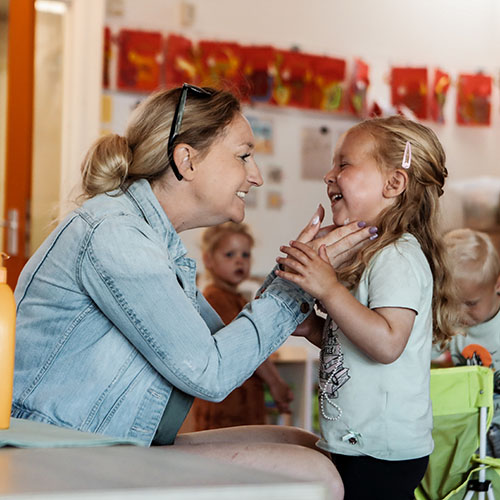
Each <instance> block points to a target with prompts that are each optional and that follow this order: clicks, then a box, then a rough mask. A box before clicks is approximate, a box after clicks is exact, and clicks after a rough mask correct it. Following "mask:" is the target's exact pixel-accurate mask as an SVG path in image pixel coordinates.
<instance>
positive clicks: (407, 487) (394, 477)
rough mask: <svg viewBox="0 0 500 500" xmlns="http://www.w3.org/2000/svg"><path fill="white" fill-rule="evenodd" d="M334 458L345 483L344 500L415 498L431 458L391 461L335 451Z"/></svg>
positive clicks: (401, 499) (400, 499)
mask: <svg viewBox="0 0 500 500" xmlns="http://www.w3.org/2000/svg"><path fill="white" fill-rule="evenodd" d="M332 461H333V463H334V464H335V466H336V467H337V470H338V471H339V474H340V477H341V478H342V481H343V483H344V489H345V496H344V500H413V499H414V495H413V492H414V491H415V488H416V487H417V486H418V484H419V483H420V481H421V480H422V478H423V477H424V474H425V470H426V469H427V464H428V462H429V457H423V458H417V459H414V460H401V461H392V460H379V459H377V458H373V457H367V456H356V457H351V456H347V455H335V454H333V453H332Z"/></svg>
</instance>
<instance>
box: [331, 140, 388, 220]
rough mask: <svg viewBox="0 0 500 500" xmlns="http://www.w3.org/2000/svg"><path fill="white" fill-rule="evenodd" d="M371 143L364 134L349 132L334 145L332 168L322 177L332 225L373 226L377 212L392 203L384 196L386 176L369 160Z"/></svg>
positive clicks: (371, 148)
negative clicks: (328, 200) (329, 203)
mask: <svg viewBox="0 0 500 500" xmlns="http://www.w3.org/2000/svg"><path fill="white" fill-rule="evenodd" d="M374 146H375V144H374V139H373V138H372V137H371V135H369V134H368V133H367V132H366V131H363V130H352V131H349V132H347V134H345V135H344V136H342V137H341V138H340V140H339V142H338V143H337V146H336V148H335V153H334V157H333V167H332V169H331V170H330V171H329V172H328V173H327V174H326V175H325V178H324V181H325V183H326V185H327V194H328V197H329V198H330V201H331V206H332V215H333V222H334V223H335V224H336V225H337V226H341V225H344V224H346V223H348V222H352V221H355V220H358V221H359V220H362V221H365V222H366V223H367V224H375V223H376V220H377V217H378V215H379V214H380V212H381V211H382V210H383V209H384V208H386V207H387V206H389V205H391V204H392V203H393V198H387V197H385V196H384V186H385V184H386V180H387V179H386V178H387V174H385V173H384V171H383V170H382V169H381V168H380V167H379V166H378V164H377V162H376V160H375V158H374V157H373V153H372V152H373V148H374Z"/></svg>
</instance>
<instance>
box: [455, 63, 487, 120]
mask: <svg viewBox="0 0 500 500" xmlns="http://www.w3.org/2000/svg"><path fill="white" fill-rule="evenodd" d="M491 86H492V81H491V76H486V75H482V74H480V73H479V74H477V75H459V77H458V85H457V87H458V88H457V109H456V113H457V123H458V124H459V125H490V122H491V102H490V99H491Z"/></svg>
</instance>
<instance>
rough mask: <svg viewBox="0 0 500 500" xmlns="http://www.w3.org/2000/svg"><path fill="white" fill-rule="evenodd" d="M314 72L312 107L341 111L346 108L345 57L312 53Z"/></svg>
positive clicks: (311, 61) (310, 59) (311, 59)
mask: <svg viewBox="0 0 500 500" xmlns="http://www.w3.org/2000/svg"><path fill="white" fill-rule="evenodd" d="M308 57H309V61H310V68H311V73H312V78H311V84H310V86H309V87H310V98H309V101H310V107H311V108H313V109H321V110H323V111H341V110H342V109H343V108H344V79H345V70H346V62H345V60H344V59H335V58H333V57H324V56H313V55H310V56H308Z"/></svg>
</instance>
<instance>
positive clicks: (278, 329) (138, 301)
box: [78, 216, 313, 401]
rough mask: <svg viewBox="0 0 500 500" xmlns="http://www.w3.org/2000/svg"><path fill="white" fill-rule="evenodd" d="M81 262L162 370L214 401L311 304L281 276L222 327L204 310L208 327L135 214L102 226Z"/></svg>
mask: <svg viewBox="0 0 500 500" xmlns="http://www.w3.org/2000/svg"><path fill="white" fill-rule="evenodd" d="M78 268H79V279H80V284H81V286H82V288H84V289H85V291H86V293H88V294H89V295H90V297H91V298H92V300H93V301H94V302H95V304H96V305H97V307H98V308H99V309H100V310H101V311H102V313H103V314H104V315H105V316H106V317H107V318H108V319H109V321H111V322H112V323H113V325H114V326H115V327H116V328H117V329H118V330H119V331H120V332H121V334H123V335H124V336H125V337H126V338H127V339H128V340H129V342H130V343H131V344H132V345H133V346H134V347H135V348H136V349H137V350H138V351H139V352H140V353H141V354H142V356H144V358H146V359H147V360H148V362H149V363H151V365H152V366H153V367H154V368H155V369H156V370H157V371H158V373H160V374H161V375H162V376H163V377H164V378H165V379H167V380H168V381H169V382H170V383H171V384H173V385H174V386H176V387H178V388H179V389H181V390H183V391H185V392H187V393H189V394H192V395H194V396H199V397H202V398H204V399H208V400H212V401H219V400H222V399H224V397H226V395H227V394H228V393H229V392H231V391H232V390H233V389H234V388H235V387H237V386H239V385H241V384H242V383H243V382H244V381H245V380H246V379H247V378H248V377H249V376H250V375H251V374H252V373H253V372H254V371H255V369H256V368H257V367H258V366H259V365H260V364H261V363H262V362H263V361H264V360H265V359H266V358H267V357H268V356H269V355H270V354H271V352H273V351H274V350H275V349H276V348H278V347H279V346H280V345H281V344H282V343H283V342H284V341H285V340H286V338H287V337H288V336H289V335H290V333H292V331H293V330H294V329H295V328H296V326H297V325H298V324H299V323H300V322H302V321H303V320H304V319H305V318H306V316H307V314H308V312H309V311H310V309H311V307H312V304H313V298H312V297H311V296H309V295H308V294H306V293H305V292H304V291H302V290H301V289H300V288H298V287H297V286H295V285H293V284H292V283H289V282H285V281H284V280H281V279H279V278H276V279H275V280H274V281H273V282H272V283H271V284H270V285H269V286H268V288H267V289H266V291H265V292H264V293H263V294H262V296H261V297H260V298H259V299H258V300H254V301H253V302H251V303H249V304H248V305H247V306H246V307H245V308H244V310H243V311H242V312H241V313H240V315H239V316H238V317H237V318H236V319H235V320H234V321H233V322H232V323H231V324H229V325H227V326H225V327H224V326H222V324H221V323H219V324H217V318H216V316H213V315H211V314H209V313H208V311H206V310H205V311H204V315H205V316H207V315H208V316H210V317H211V319H210V320H209V322H210V323H211V325H210V326H211V328H212V329H213V330H214V332H211V328H209V326H208V325H207V322H206V321H205V320H204V319H203V317H202V315H201V314H200V312H199V311H198V309H197V307H195V305H194V303H196V299H194V300H193V301H192V300H191V299H190V298H189V297H187V296H186V294H185V292H184V290H183V288H182V287H181V285H180V284H179V282H178V280H177V276H176V274H175V271H174V268H173V263H172V262H171V259H170V255H169V252H168V248H167V247H166V246H165V243H164V242H162V241H159V237H158V235H157V234H156V233H154V232H153V230H152V229H151V228H149V226H147V224H140V223H139V222H138V221H136V220H134V217H126V216H122V217H115V218H109V219H106V220H105V221H103V222H102V223H101V224H99V225H98V226H97V227H96V228H95V230H94V232H93V234H92V236H91V237H90V238H89V240H88V242H87V244H86V247H85V249H84V251H83V252H82V257H81V262H80V263H79V266H78ZM193 302H194V303H193ZM204 309H205V306H204V305H203V306H202V307H201V309H200V311H201V312H202V313H203V310H204ZM207 320H208V317H207ZM218 326H220V328H219V329H218V330H217V327H218ZM212 333H213V334H212Z"/></svg>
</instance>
